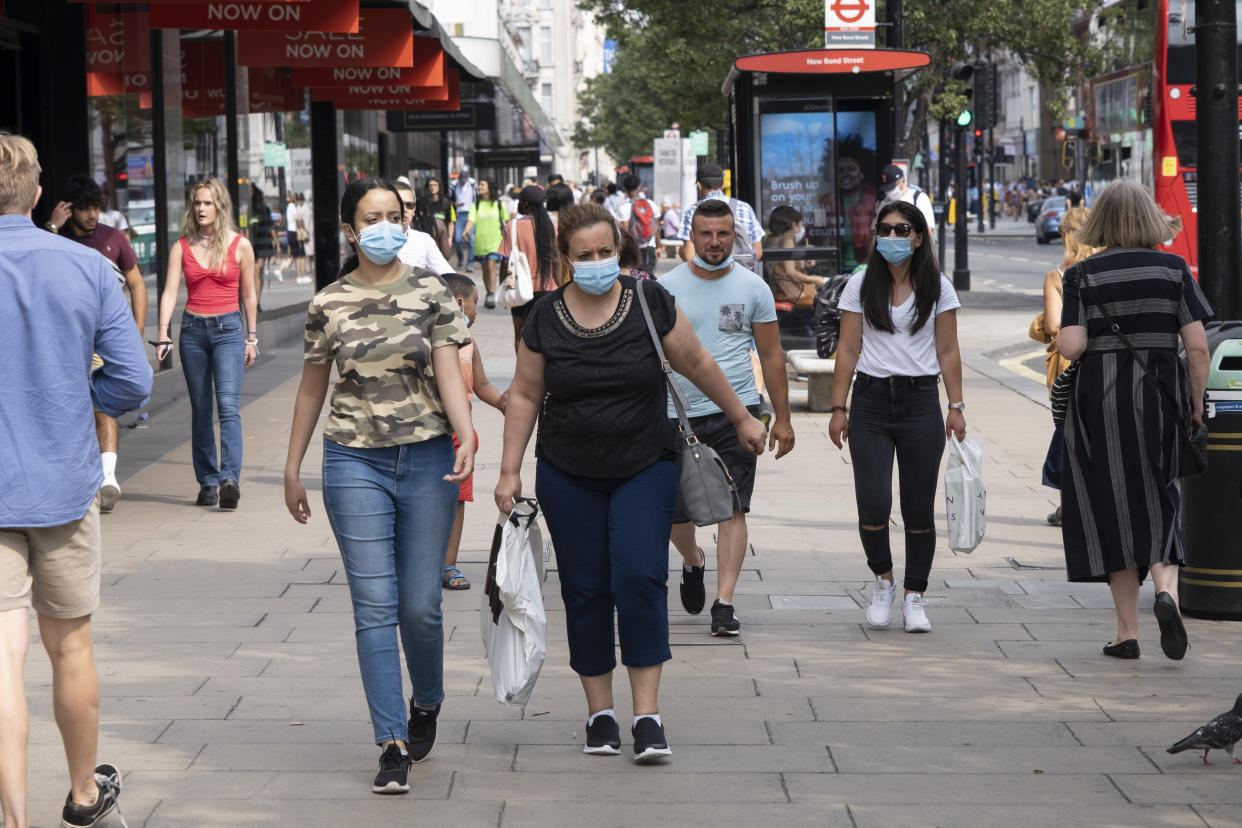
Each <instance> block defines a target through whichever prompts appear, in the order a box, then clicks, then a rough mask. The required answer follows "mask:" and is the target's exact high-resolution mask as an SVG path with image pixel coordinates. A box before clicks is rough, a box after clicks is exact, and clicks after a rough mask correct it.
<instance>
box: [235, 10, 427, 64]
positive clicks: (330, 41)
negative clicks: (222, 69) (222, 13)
mask: <svg viewBox="0 0 1242 828" xmlns="http://www.w3.org/2000/svg"><path fill="white" fill-rule="evenodd" d="M237 62H238V63H240V64H242V65H243V66H293V67H296V68H303V67H324V68H332V67H335V66H413V65H414V27H413V21H412V18H411V17H410V13H409V11H407V10H405V9H363V10H362V11H361V13H360V17H359V25H358V31H357V33H355V34H340V33H334V32H308V31H293V32H285V33H284V34H283V35H279V34H273V33H268V32H239V33H238V35H237Z"/></svg>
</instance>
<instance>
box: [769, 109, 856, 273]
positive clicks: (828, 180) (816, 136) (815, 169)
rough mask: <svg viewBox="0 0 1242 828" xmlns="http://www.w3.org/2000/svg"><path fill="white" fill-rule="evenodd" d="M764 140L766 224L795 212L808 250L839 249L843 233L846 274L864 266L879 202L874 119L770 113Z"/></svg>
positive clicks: (847, 114)
mask: <svg viewBox="0 0 1242 828" xmlns="http://www.w3.org/2000/svg"><path fill="white" fill-rule="evenodd" d="M759 135H760V148H761V149H760V152H761V155H760V167H761V169H760V180H761V181H762V186H761V188H760V194H759V201H760V203H759V207H760V211H761V216H760V220H761V221H763V222H764V223H765V224H767V220H768V217H769V216H771V214H772V210H773V209H775V208H776V207H779V206H781V205H788V206H790V207H794V208H796V209H797V210H798V211H799V212H800V213H802V218H803V224H804V226H805V227H806V244H807V245H808V246H811V247H836V246H837V233H838V228H839V232H840V236H841V238H842V240H843V241H844V242H845V243H843V244H842V245H841V260H842V261H841V264H842V269H843V270H844V271H846V272H848V271H849V270H850V269H852V268H853V266H854V265H855V264H860V263H863V262H865V261H866V260H867V253H868V250H867V246H868V243H869V240H870V231H871V227H870V222H871V217H873V216H874V215H875V207H876V205H877V204H878V203H879V197H880V196H879V193H878V191H877V189H876V184H877V182H878V180H879V165H878V164H877V161H876V115H875V112H873V111H860V112H842V111H839V110H838V111H837V112H836V113H835V115H834V113H832V112H808V111H800V112H766V113H763V114H761V115H760V116H759ZM856 225H857V226H856Z"/></svg>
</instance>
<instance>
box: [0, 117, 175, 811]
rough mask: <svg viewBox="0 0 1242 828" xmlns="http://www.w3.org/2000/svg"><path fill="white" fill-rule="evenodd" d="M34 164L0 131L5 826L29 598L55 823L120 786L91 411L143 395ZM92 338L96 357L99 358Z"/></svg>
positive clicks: (92, 275) (124, 317)
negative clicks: (51, 717)
mask: <svg viewBox="0 0 1242 828" xmlns="http://www.w3.org/2000/svg"><path fill="white" fill-rule="evenodd" d="M39 172H40V168H39V159H38V156H37V154H36V153H35V148H34V145H33V144H31V143H30V141H28V140H27V139H25V138H23V137H21V136H17V135H9V134H6V133H0V307H3V308H6V309H8V310H9V312H8V313H7V314H6V318H5V322H4V324H3V325H0V352H2V353H3V354H4V355H5V358H4V359H3V360H0V422H3V423H4V428H3V429H0V455H2V456H3V457H4V469H5V473H3V474H0V818H2V819H3V822H4V825H5V826H7V828H28V826H29V825H30V822H29V819H28V817H27V813H26V743H27V740H28V738H29V733H30V720H29V714H28V712H27V707H26V694H25V689H24V687H23V673H24V670H25V662H26V653H27V649H28V647H29V641H30V610H31V609H32V608H33V609H34V610H35V612H36V613H37V615H38V620H39V637H40V639H41V640H42V642H43V647H44V649H46V650H47V655H48V659H49V660H50V661H51V663H52V672H51V675H52V679H51V681H52V693H51V696H52V699H51V701H50V702H45V704H50V706H51V707H52V708H53V709H54V711H55V715H56V726H57V728H58V729H59V730H60V734H61V740H62V742H63V743H64V748H65V758H66V759H67V760H68V765H69V782H70V788H69V795H68V796H67V797H66V798H65V804H64V807H63V809H62V810H61V822H60V823H59V824H61V825H66V826H70V828H75V826H89V825H95V824H97V823H99V822H100V821H102V820H103V819H105V818H106V817H107V816H109V815H110V814H112V813H113V812H114V811H116V809H117V797H118V796H119V795H120V793H121V772H120V771H119V770H118V769H117V768H116V766H115V765H112V764H110V763H106V762H105V763H101V764H97V759H98V756H97V749H98V741H99V677H98V674H97V673H96V670H95V659H94V654H93V649H92V645H91V614H92V613H94V612H95V610H96V609H97V608H98V606H99V586H100V572H101V569H102V545H103V544H102V538H101V534H100V521H99V496H98V492H99V488H100V484H101V483H102V481H103V472H102V471H101V469H100V466H99V446H98V444H97V443H96V441H95V434H94V429H93V428H92V420H91V417H92V411H95V410H99V411H102V412H103V413H105V414H107V415H108V416H109V417H112V418H116V417H119V416H121V415H122V414H124V413H125V412H127V411H133V410H135V409H137V408H140V407H141V406H143V405H145V404H146V401H147V395H148V394H150V392H151V366H150V365H148V364H147V358H146V355H145V354H144V353H143V347H142V338H141V337H140V336H139V334H138V332H137V331H135V330H134V319H133V316H132V315H131V308H130V307H129V306H128V305H127V304H126V302H125V296H124V294H123V293H122V292H121V288H120V287H119V285H118V284H117V280H116V276H115V275H114V273H113V269H112V265H110V264H109V263H108V262H106V261H105V260H104V259H103V257H101V256H100V255H99V254H97V253H96V252H95V251H93V250H87V249H85V247H83V246H82V245H79V244H74V243H72V242H70V241H69V240H68V239H61V238H56V237H55V236H53V235H51V234H49V233H45V232H43V231H42V230H39V229H37V228H36V227H35V226H34V223H33V222H32V221H31V220H30V213H31V211H32V210H33V209H34V206H35V203H36V202H37V201H38V199H39V196H40V195H41V193H42V190H41V188H40V187H39ZM92 350H93V351H94V352H95V353H97V354H98V355H99V356H100V357H102V362H103V364H102V365H101V366H100V367H99V368H98V369H97V370H95V371H91V362H92V360H93V358H94V354H92ZM43 681H46V679H44V680H43ZM43 707H44V705H42V704H41V705H40V709H43ZM44 715H46V714H44ZM44 790H46V788H44ZM40 823H41V824H45V825H46V824H47V823H46V822H44V821H43V820H42V819H40Z"/></svg>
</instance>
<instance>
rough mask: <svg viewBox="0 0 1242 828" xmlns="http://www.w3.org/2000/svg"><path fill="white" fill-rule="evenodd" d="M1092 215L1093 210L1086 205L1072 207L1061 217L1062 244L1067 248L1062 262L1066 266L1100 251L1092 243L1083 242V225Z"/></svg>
mask: <svg viewBox="0 0 1242 828" xmlns="http://www.w3.org/2000/svg"><path fill="white" fill-rule="evenodd" d="M1089 215H1091V211H1090V210H1088V209H1087V208H1086V207H1071V208H1069V209H1068V210H1066V211H1065V215H1064V216H1062V217H1061V245H1062V246H1063V247H1064V248H1065V258H1064V259H1063V260H1062V262H1061V264H1062V266H1064V267H1069V266H1070V265H1074V264H1078V263H1079V262H1081V261H1082V260H1083V259H1085V258H1087V257H1088V256H1094V255H1095V254H1096V253H1099V252H1100V251H1099V250H1098V249H1096V248H1094V247H1091V246H1090V245H1087V244H1083V243H1082V227H1083V225H1084V224H1086V223H1087V217H1088V216H1089Z"/></svg>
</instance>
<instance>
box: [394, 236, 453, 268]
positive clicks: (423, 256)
mask: <svg viewBox="0 0 1242 828" xmlns="http://www.w3.org/2000/svg"><path fill="white" fill-rule="evenodd" d="M397 258H398V259H400V260H401V262H402V264H408V265H409V266H410V267H422V268H426V269H427V270H430V271H431V272H432V273H434V274H436V275H437V276H442V275H443V274H445V273H455V272H456V271H454V270H453V266H452V265H450V264H449V263H448V261H446V260H445V258H444V254H443V253H441V252H440V246H439V245H438V244H436V240H435V239H433V238H432V237H431V236H429V235H428V234H426V233H424V232H423V231H421V230H415V229H414V228H412V227H411V228H410V229H409V231H408V232H407V233H406V234H405V245H404V246H402V248H401V249H400V250H399V251H397Z"/></svg>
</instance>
